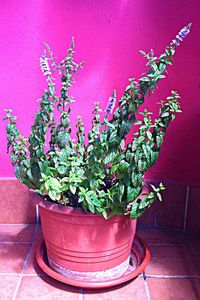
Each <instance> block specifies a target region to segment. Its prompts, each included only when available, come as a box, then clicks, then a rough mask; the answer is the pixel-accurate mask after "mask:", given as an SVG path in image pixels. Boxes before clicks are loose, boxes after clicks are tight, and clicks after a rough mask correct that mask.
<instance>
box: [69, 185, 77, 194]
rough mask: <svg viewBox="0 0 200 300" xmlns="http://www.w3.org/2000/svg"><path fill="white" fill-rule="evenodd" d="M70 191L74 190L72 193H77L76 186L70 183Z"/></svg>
mask: <svg viewBox="0 0 200 300" xmlns="http://www.w3.org/2000/svg"><path fill="white" fill-rule="evenodd" d="M69 189H70V191H71V192H72V194H76V186H74V185H70V186H69Z"/></svg>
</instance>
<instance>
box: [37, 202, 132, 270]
mask: <svg viewBox="0 0 200 300" xmlns="http://www.w3.org/2000/svg"><path fill="white" fill-rule="evenodd" d="M38 204H39V210H40V217H41V224H42V232H43V237H44V240H45V244H46V249H47V255H48V259H49V261H50V262H53V265H55V266H60V267H61V268H65V269H69V270H72V271H76V272H98V271H105V270H108V269H112V268H115V267H116V266H118V265H120V264H123V262H125V261H127V259H128V258H129V256H130V253H131V246H132V242H133V239H134V235H135V228H136V221H131V219H130V218H129V216H113V217H111V218H110V219H108V220H105V219H104V218H103V217H101V216H98V215H95V214H91V213H85V212H84V211H82V210H81V209H79V208H72V207H65V206H63V205H59V204H54V203H53V204H52V203H51V202H48V201H46V200H43V199H42V198H41V200H40V201H39V203H38ZM51 265H52V264H51Z"/></svg>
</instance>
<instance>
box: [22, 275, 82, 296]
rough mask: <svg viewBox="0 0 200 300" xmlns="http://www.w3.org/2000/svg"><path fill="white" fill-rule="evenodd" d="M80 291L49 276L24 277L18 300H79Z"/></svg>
mask: <svg viewBox="0 0 200 300" xmlns="http://www.w3.org/2000/svg"><path fill="white" fill-rule="evenodd" d="M79 293H80V289H78V288H75V287H71V286H69V285H66V284H63V283H61V282H59V281H56V280H54V279H52V278H50V277H48V276H43V277H38V276H32V277H26V276H25V277H23V278H22V282H21V284H20V287H19V290H18V293H17V297H16V300H29V299H31V300H32V299H37V300H38V299H39V300H43V299H45V300H67V299H68V300H78V299H79Z"/></svg>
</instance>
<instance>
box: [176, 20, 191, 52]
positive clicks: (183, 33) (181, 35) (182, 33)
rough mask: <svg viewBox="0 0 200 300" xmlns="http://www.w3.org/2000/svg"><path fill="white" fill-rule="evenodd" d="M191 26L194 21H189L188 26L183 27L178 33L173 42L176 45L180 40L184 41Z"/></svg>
mask: <svg viewBox="0 0 200 300" xmlns="http://www.w3.org/2000/svg"><path fill="white" fill-rule="evenodd" d="M191 26H192V23H189V24H188V25H187V26H185V27H183V28H182V29H181V30H180V31H179V33H178V34H177V35H176V39H174V40H173V41H172V43H171V44H172V45H174V46H176V47H177V46H179V45H180V42H182V41H183V39H184V38H185V37H186V36H187V35H188V34H189V32H190V28H191Z"/></svg>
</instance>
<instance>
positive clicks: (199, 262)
mask: <svg viewBox="0 0 200 300" xmlns="http://www.w3.org/2000/svg"><path fill="white" fill-rule="evenodd" d="M188 246H189V247H190V249H191V251H192V255H193V257H194V259H195V260H196V262H197V264H198V266H199V267H200V259H199V258H198V256H197V254H196V252H195V251H194V249H193V247H192V245H191V243H190V242H189V241H188ZM199 277H200V276H199Z"/></svg>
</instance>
